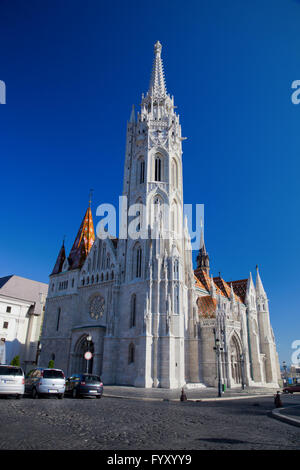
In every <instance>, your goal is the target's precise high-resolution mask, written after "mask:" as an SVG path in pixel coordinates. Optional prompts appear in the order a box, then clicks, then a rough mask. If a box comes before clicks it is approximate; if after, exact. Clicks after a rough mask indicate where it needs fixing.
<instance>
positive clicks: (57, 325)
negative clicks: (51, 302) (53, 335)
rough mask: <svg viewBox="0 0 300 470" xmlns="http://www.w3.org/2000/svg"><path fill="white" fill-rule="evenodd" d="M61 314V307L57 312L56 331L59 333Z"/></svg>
mask: <svg viewBox="0 0 300 470" xmlns="http://www.w3.org/2000/svg"><path fill="white" fill-rule="evenodd" d="M60 313H61V308H60V307H58V310H57V322H56V331H58V329H59V322H60Z"/></svg>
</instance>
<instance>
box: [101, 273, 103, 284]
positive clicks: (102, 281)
mask: <svg viewBox="0 0 300 470" xmlns="http://www.w3.org/2000/svg"><path fill="white" fill-rule="evenodd" d="M101 282H103V273H101Z"/></svg>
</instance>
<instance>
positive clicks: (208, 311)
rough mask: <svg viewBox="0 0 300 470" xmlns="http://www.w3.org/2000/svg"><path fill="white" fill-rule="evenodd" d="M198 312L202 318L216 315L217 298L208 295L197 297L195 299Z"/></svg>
mask: <svg viewBox="0 0 300 470" xmlns="http://www.w3.org/2000/svg"><path fill="white" fill-rule="evenodd" d="M197 305H198V314H199V316H200V317H204V318H214V317H215V316H216V308H217V300H216V299H213V298H212V297H211V296H210V295H205V296H203V297H199V298H198V300H197Z"/></svg>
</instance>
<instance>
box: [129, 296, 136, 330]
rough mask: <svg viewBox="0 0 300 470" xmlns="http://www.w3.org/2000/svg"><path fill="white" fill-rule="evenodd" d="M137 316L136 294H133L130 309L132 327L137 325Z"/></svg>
mask: <svg viewBox="0 0 300 470" xmlns="http://www.w3.org/2000/svg"><path fill="white" fill-rule="evenodd" d="M135 317H136V295H135V294H133V295H132V297H131V311H130V325H129V327H130V328H133V327H134V326H135Z"/></svg>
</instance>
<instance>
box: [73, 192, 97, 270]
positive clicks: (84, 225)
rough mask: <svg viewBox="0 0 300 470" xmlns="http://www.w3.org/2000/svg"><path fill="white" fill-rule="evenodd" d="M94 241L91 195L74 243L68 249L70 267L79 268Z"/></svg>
mask: <svg viewBox="0 0 300 470" xmlns="http://www.w3.org/2000/svg"><path fill="white" fill-rule="evenodd" d="M94 241H95V232H94V224H93V217H92V211H91V196H90V200H89V207H88V208H87V210H86V212H85V215H84V217H83V220H82V222H81V225H80V228H79V230H78V233H77V236H76V238H75V241H74V244H73V246H72V249H71V251H70V255H69V257H68V261H69V264H70V269H76V268H81V266H82V265H83V263H84V261H85V259H86V257H87V255H88V254H89V252H90V250H91V248H92V246H93V243H94Z"/></svg>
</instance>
